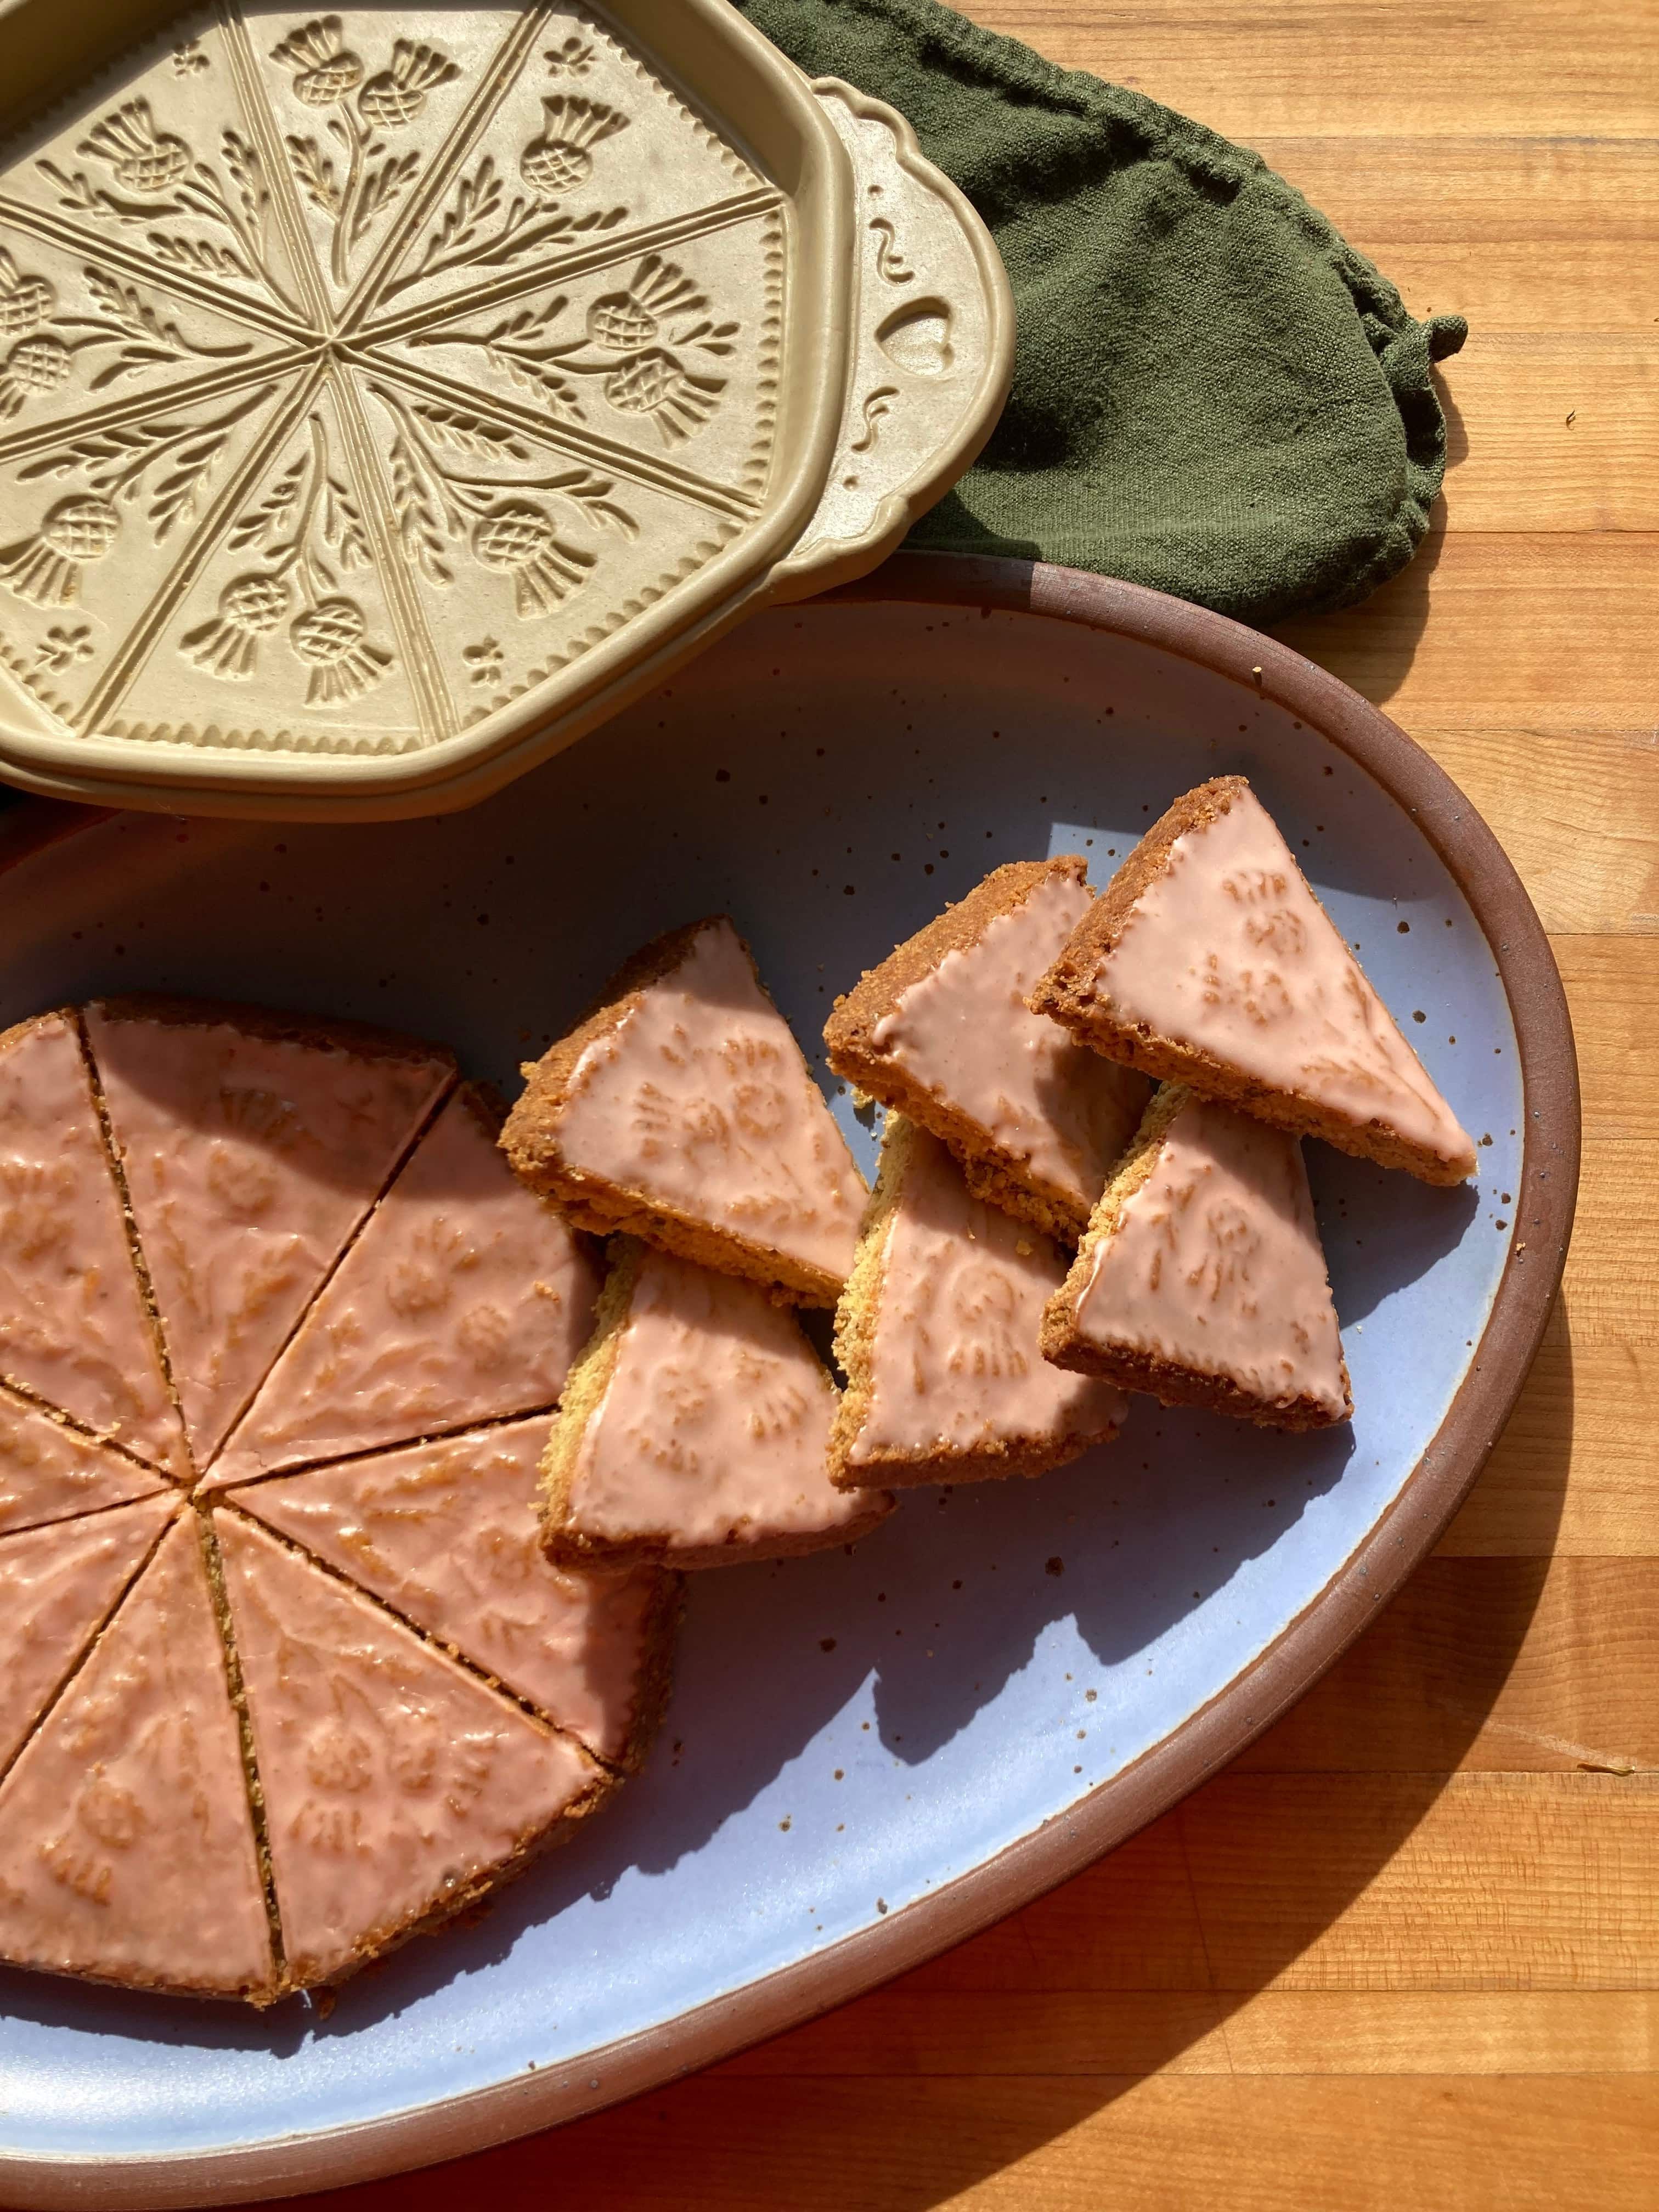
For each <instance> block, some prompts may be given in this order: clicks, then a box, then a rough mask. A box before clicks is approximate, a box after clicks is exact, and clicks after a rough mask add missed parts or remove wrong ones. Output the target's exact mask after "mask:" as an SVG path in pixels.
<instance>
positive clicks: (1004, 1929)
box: [905, 1816, 1209, 1994]
mask: <svg viewBox="0 0 1659 2212" xmlns="http://www.w3.org/2000/svg"><path fill="white" fill-rule="evenodd" d="M905 1986H906V1987H907V1988H908V1989H912V1990H920V1991H922V1992H924V1993H938V1992H950V1993H952V1994H957V1993H961V1992H963V1991H983V1990H994V1991H999V1992H1000V1991H1005V1990H1018V1991H1026V1992H1038V1991H1056V1990H1079V1989H1086V1990H1106V1989H1111V1990H1206V1989H1207V1988H1208V1987H1209V1967H1208V1964H1207V1961H1206V1958H1205V1954H1204V1938H1203V1935H1202V1932H1201V1930H1200V1927H1199V1923H1198V1911H1197V1906H1196V1905H1195V1902H1194V1897H1193V1890H1192V1883H1191V1881H1190V1879H1189V1877H1188V1872H1187V1863H1186V1859H1185V1857H1184V1855H1183V1852H1182V1842H1181V1833H1180V1830H1179V1829H1178V1828H1177V1827H1176V1825H1175V1823H1174V1819H1173V1816H1170V1817H1166V1818H1165V1819H1164V1820H1158V1821H1155V1822H1154V1823H1153V1825H1152V1826H1151V1827H1150V1828H1147V1829H1146V1830H1144V1831H1143V1832H1142V1833H1141V1834H1139V1836H1136V1837H1135V1838H1133V1840H1132V1841H1130V1842H1129V1843H1127V1844H1125V1845H1124V1846H1123V1848H1122V1849H1121V1850H1118V1851H1115V1852H1114V1853H1113V1854H1112V1855H1111V1857H1109V1858H1105V1859H1103V1860H1102V1861H1101V1862H1100V1863H1099V1864H1098V1865H1097V1866H1094V1867H1091V1868H1090V1869H1089V1870H1088V1872H1087V1873H1086V1874H1081V1875H1078V1876H1077V1878H1076V1879H1075V1881H1069V1882H1067V1883H1066V1885H1065V1887H1063V1888H1060V1889H1057V1890H1055V1891H1054V1893H1053V1894H1052V1895H1050V1896H1048V1897H1044V1898H1040V1899H1038V1900H1037V1902H1036V1904H1035V1905H1027V1906H1026V1907H1025V1909H1024V1911H1021V1912H1018V1913H1016V1914H1015V1915H1014V1916H1013V1917H1012V1918H1011V1919H1008V1920H1005V1921H1002V1922H1000V1923H999V1924H998V1925H997V1926H996V1927H994V1928H991V1929H987V1930H986V1932H985V1934H984V1935H982V1936H978V1937H976V1938H975V1941H974V1942H971V1943H965V1944H963V1945H962V1946H961V1947H960V1948H958V1949H957V1950H954V1951H947V1952H946V1953H945V1956H944V1957H943V1958H941V1959H935V1960H932V1961H931V1963H930V1964H928V1965H927V1966H920V1967H918V1968H917V1969H916V1971H915V1973H914V1974H912V1975H910V1976H909V1977H908V1979H907V1981H906V1984H905Z"/></svg>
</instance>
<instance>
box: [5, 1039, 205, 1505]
mask: <svg viewBox="0 0 1659 2212" xmlns="http://www.w3.org/2000/svg"><path fill="white" fill-rule="evenodd" d="M0 1376H3V1377H4V1379H5V1380H6V1381H7V1382H8V1383H13V1384H15V1386H16V1387H17V1388H18V1389H21V1390H22V1391H24V1392H26V1393H27V1395H30V1396H32V1397H36V1398H41V1399H44V1400H45V1401H46V1402H47V1403H48V1404H49V1405H52V1406H59V1407H62V1408H63V1410H64V1412H65V1413H68V1414H69V1415H70V1417H71V1418H72V1419H75V1420H76V1421H79V1422H81V1423H82V1424H83V1425H84V1426H86V1427H87V1428H88V1429H91V1430H93V1431H95V1433H96V1434H98V1435H99V1436H102V1437H116V1438H118V1440H119V1441H120V1442H121V1443H123V1444H125V1446H126V1448H127V1449H128V1450H129V1451H133V1452H136V1453H137V1455H138V1456H139V1457H140V1458H141V1459H146V1460H149V1461H151V1462H153V1463H154V1464H155V1466H157V1467H162V1468H171V1469H173V1470H175V1471H176V1472H178V1473H179V1474H184V1473H185V1471H186V1469H187V1468H188V1461H187V1459H186V1457H185V1440H184V1437H183V1434H182V1432H181V1431H180V1429H179V1415H178V1413H177V1410H176V1409H175V1407H174V1406H173V1402H172V1400H171V1399H170V1398H169V1396H168V1395H167V1383H166V1382H165V1380H164V1379H163V1376H162V1372H161V1354H160V1350H159V1347H158V1346H157V1342H156V1338H155V1330H154V1328H152V1326H151V1324H150V1322H149V1316H147V1315H146V1313H145V1311H144V1306H143V1297H142V1296H141V1294H140V1291H139V1285H138V1277H137V1273H136V1272H135V1270H134V1267H133V1261H132V1253H131V1245H130V1243H129V1242H128V1237H127V1231H126V1225H125V1220H124V1218H123V1216H122V1210H121V1196H120V1192H119V1190H118V1188H117V1185H116V1181H115V1176H114V1174H113V1172H112V1169H111V1166H110V1162H109V1154H108V1152H107V1151H106V1147H105V1144H104V1139H103V1133H102V1132H101V1130H100V1127H99V1122H98V1110H97V1107H96V1105H95V1104H94V1099H93V1093H92V1085H91V1083H90V1081H89V1080H88V1075H87V1064H86V1059H85V1056H84V1054H82V1049H81V1041H80V1038H79V1036H77V1035H76V1029H75V1024H74V1022H73V1020H72V1018H70V1016H69V1015H68V1014H65V1013H52V1014H41V1015H40V1016H38V1017H37V1018H36V1019H34V1020H33V1021H28V1022H21V1023H20V1024H18V1025H17V1027H16V1028H15V1029H10V1030H7V1031H6V1032H5V1033H4V1035H3V1036H0Z"/></svg>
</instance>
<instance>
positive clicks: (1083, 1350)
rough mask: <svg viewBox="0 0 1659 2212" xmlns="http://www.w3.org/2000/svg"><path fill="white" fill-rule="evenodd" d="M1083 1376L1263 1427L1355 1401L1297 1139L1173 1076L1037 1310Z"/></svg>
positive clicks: (1332, 1415) (1312, 1417)
mask: <svg viewBox="0 0 1659 2212" xmlns="http://www.w3.org/2000/svg"><path fill="white" fill-rule="evenodd" d="M1042 1350H1043V1353H1044V1356H1045V1357H1046V1358H1048V1359H1051V1360H1053V1361H1054V1362H1055V1363H1056V1364H1058V1365H1060V1366H1061V1367H1065V1368H1067V1369H1070V1370H1072V1371H1073V1372H1074V1373H1078V1374H1085V1375H1098V1376H1104V1377H1106V1378H1107V1379H1108V1380H1109V1381H1111V1382H1114V1383H1118V1384H1119V1385H1120V1386H1121V1388H1122V1389H1126V1390H1145V1391H1148V1392H1150V1393H1151V1395H1152V1396H1153V1397H1155V1398H1157V1399H1158V1400H1160V1401H1162V1403H1163V1404H1164V1405H1166V1406H1201V1407H1206V1408H1207V1409H1209V1410H1210V1411H1211V1412H1213V1413H1231V1414H1234V1415H1235V1416H1237V1418H1238V1419H1242V1420H1247V1421H1254V1422H1255V1423H1257V1424H1258V1425H1261V1426H1262V1427H1266V1428H1279V1429H1316V1428H1325V1427H1328V1426H1330V1425H1332V1424H1334V1423H1335V1422H1339V1421H1346V1419H1348V1418H1349V1416H1350V1415H1351V1413H1352V1410H1353V1406H1352V1398H1351V1396H1350V1394H1349V1389H1348V1370H1347V1368H1346V1364H1345V1363H1344V1361H1343V1358H1342V1345H1341V1340H1340V1335H1339V1334H1338V1330H1337V1322H1336V1307H1335V1304H1334V1300H1333V1298H1332V1297H1331V1286H1330V1279H1329V1277H1328V1274H1327V1273H1326V1267H1325V1255H1324V1250H1323V1248H1322V1245H1321V1243H1320V1241H1319V1231H1318V1228H1317V1226H1316V1223H1315V1220H1314V1211H1313V1200H1312V1199H1311V1198H1310V1195H1309V1191H1308V1175H1307V1170H1306V1168H1305V1167H1304V1164H1303V1159H1302V1145H1301V1141H1300V1139H1298V1138H1296V1137H1293V1136H1291V1135H1290V1134H1289V1133H1288V1132H1287V1131H1285V1130H1283V1129H1275V1128H1273V1127H1270V1126H1269V1125H1268V1124H1267V1123H1266V1122H1263V1121H1255V1120H1253V1119H1251V1118H1250V1117H1249V1116H1248V1115H1243V1114H1240V1113H1237V1112H1236V1111H1235V1110H1234V1109H1233V1108H1231V1107H1230V1106H1224V1105H1222V1104H1221V1103H1218V1101H1217V1100H1214V1099H1210V1098H1203V1097H1200V1096H1199V1095H1198V1094H1197V1093H1196V1092H1195V1091H1190V1090H1188V1089H1187V1088H1186V1087H1185V1086H1184V1085H1181V1084H1174V1083H1171V1084H1166V1085H1164V1088H1163V1089H1162V1090H1160V1091H1159V1092H1158V1096H1157V1097H1155V1098H1154V1099H1153V1101H1152V1104H1151V1105H1150V1106H1149V1107H1148V1108H1147V1109H1146V1118H1145V1119H1144V1121H1142V1123H1141V1126H1140V1130H1139V1134H1138V1135H1137V1137H1136V1139H1135V1143H1134V1146H1133V1148H1132V1150H1131V1152H1130V1153H1129V1155H1128V1158H1127V1159H1126V1160H1125V1161H1124V1163H1123V1164H1122V1166H1121V1168H1120V1169H1119V1170H1118V1171H1117V1173H1116V1175H1115V1176H1114V1177H1113V1178H1112V1181H1111V1182H1110V1183H1109V1184H1108V1186H1107V1188H1106V1192H1105V1194H1104V1195H1103V1198H1102V1200H1101V1201H1100V1204H1099V1205H1098V1206H1097V1207H1096V1209H1095V1215H1094V1218H1093V1220H1092V1221H1091V1223H1090V1225H1089V1229H1088V1233H1087V1235H1086V1236H1085V1237H1084V1240H1083V1243H1082V1245H1081V1247H1080V1249H1079V1252H1078V1255H1077V1259H1076V1261H1075V1262H1074V1263H1073V1267H1072V1271H1071V1273H1070V1274H1069V1275H1067V1277H1066V1282H1065V1285H1064V1286H1063V1288H1061V1289H1060V1291H1057V1292H1056V1293H1055V1295H1054V1297H1053V1298H1052V1299H1051V1300H1050V1301H1049V1304H1048V1310H1047V1312H1046V1313H1045V1314H1044V1316H1043V1321H1042Z"/></svg>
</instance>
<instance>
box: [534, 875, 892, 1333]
mask: <svg viewBox="0 0 1659 2212" xmlns="http://www.w3.org/2000/svg"><path fill="white" fill-rule="evenodd" d="M524 1073H525V1078H526V1088H525V1091H524V1093H523V1096H522V1097H520V1100H519V1102H518V1103H517V1105H516V1106H514V1108H513V1111H512V1113H511V1114H510V1115H508V1117H507V1128H506V1132H505V1133H504V1135H503V1137H502V1139H501V1141H502V1144H503V1146H504V1147H505V1149H506V1152H507V1158H509V1159H510V1160H511V1161H512V1163H513V1166H514V1167H515V1168H516V1169H517V1170H518V1171H519V1173H520V1175H521V1176H523V1177H524V1179H525V1181H526V1182H527V1183H529V1185H530V1186H531V1188H532V1189H534V1190H539V1191H544V1192H545V1193H546V1194H547V1195H548V1196H549V1197H550V1198H554V1199H556V1200H558V1202H559V1203H560V1205H562V1206H563V1207H564V1209H565V1211H566V1212H568V1214H569V1216H570V1218H571V1219H572V1220H573V1221H575V1222H577V1223H578V1224H579V1225H580V1226H581V1227H583V1228H585V1229H592V1230H596V1231H599V1233H601V1234H607V1233H609V1232H610V1231H612V1230H624V1231H628V1232H629V1234H630V1235H633V1236H636V1237H644V1238H645V1239H646V1240H647V1242H648V1243H653V1244H658V1245H660V1246H661V1247H662V1248H663V1249H664V1250H665V1251H669V1252H675V1253H678V1255H679V1256H680V1257H681V1258H682V1259H684V1260H694V1261H697V1262H698V1264H699V1265H701V1266H703V1267H713V1268H715V1269H717V1270H718V1271H719V1272H720V1273H725V1274H732V1275H745V1276H748V1277H749V1278H750V1279H751V1280H753V1281H755V1282H759V1283H765V1284H767V1285H770V1286H772V1287H773V1288H775V1289H776V1290H778V1291H781V1292H782V1293H783V1294H785V1295H786V1296H787V1297H793V1298H796V1299H799V1300H800V1301H802V1302H803V1303H805V1304H809V1305H833V1304H835V1302H836V1297H838V1296H839V1294H840V1291H841V1286H842V1283H843V1282H845V1280H846V1279H847V1271H848V1268H849V1267H851V1266H852V1264H853V1249H854V1244H855V1243H856V1242H857V1239H858V1225H859V1216H860V1212H862V1210H863V1206H864V1200H865V1196H866V1193H865V1188H864V1182H863V1179H862V1177H861V1176H860V1174H859V1171H858V1170H857V1168H856V1167H855V1166H854V1164H853V1156H852V1154H851V1153H850V1152H848V1149H847V1143H846V1139H844V1138H843V1137H842V1133H841V1132H840V1130H839V1129H838V1128H837V1127H836V1122H835V1117H834V1116H833V1115H831V1113H830V1111H829V1108H828V1106H827V1105H826V1104H825V1103H824V1100H823V1093H822V1091H819V1089H818V1087H817V1084H816V1083H814V1082H813V1080H812V1075H811V1069H810V1068H809V1067H808V1066H807V1065H806V1061H805V1059H804V1057H803V1056H802V1054H801V1049H800V1047H799V1045H798V1044H797V1043H796V1042H795V1040H794V1038H793V1036H792V1035H791V1034H790V1031H789V1029H788V1026H787V1024H786V1023H785V1021H784V1019H783V1017H782V1016H781V1014H780V1013H779V1012H778V1010H777V1008H776V1007H775V1006H774V1005H773V1004H772V1001H771V1000H770V999H769V998H768V996H767V994H766V993H765V991H764V990H763V988H762V987H761V981H760V978H759V976H758V975H757V973H756V971H755V963H754V961H753V959H752V957H750V951H749V948H748V946H747V945H745V944H744V941H743V939H742V938H740V937H739V936H738V933H737V931H736V929H735V928H734V927H732V923H731V922H730V921H728V920H727V919H726V917H725V916H724V915H718V916H715V917H714V918H713V919H711V920H708V921H697V922H693V923H691V924H690V926H689V927H686V928H684V929H677V930H673V931H671V933H669V934H668V935H667V936H666V937H659V938H658V939H656V941H655V943H654V944H651V945H647V946H646V947H645V949H644V950H643V951H641V952H638V953H636V954H635V957H633V959H632V960H630V961H629V963H627V965H626V966H625V967H624V968H623V969H622V970H621V971H620V973H619V974H617V975H615V976H614V977H613V978H612V979H611V981H610V982H609V983H608V984H607V985H606V986H605V993H604V995H603V998H602V999H601V1001H600V1003H599V1006H598V1008H597V1009H596V1010H595V1011H594V1012H592V1013H591V1014H590V1015H589V1016H588V1017H587V1018H586V1021H584V1022H582V1023H581V1024H580V1025H579V1026H578V1027H577V1028H576V1029H574V1030H572V1031H571V1033H570V1035H569V1036H567V1037H565V1038H564V1039H563V1040H562V1042H560V1043H558V1044H556V1045H555V1046H554V1047H553V1048H552V1050H551V1051H550V1052H549V1053H548V1054H546V1055H545V1056H544V1058H543V1059H541V1060H538V1061H537V1062H536V1063H535V1064H534V1066H527V1067H526V1069H525V1071H524Z"/></svg>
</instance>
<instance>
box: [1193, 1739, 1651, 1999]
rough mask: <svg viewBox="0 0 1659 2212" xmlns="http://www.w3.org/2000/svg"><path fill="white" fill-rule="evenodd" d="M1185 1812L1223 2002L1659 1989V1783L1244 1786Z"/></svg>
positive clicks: (1235, 1784)
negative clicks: (1236, 1993) (1311, 1994)
mask: <svg viewBox="0 0 1659 2212" xmlns="http://www.w3.org/2000/svg"><path fill="white" fill-rule="evenodd" d="M1177 1817H1178V1818H1179V1819H1180V1820H1181V1823H1182V1836H1183V1839H1184V1841H1185V1843H1186V1845H1187V1851H1188V1862H1189V1863H1190V1866H1191V1869H1192V1875H1193V1884H1194V1890H1195V1892H1196V1894H1197V1898H1198V1904H1199V1911H1200V1917H1201V1919H1202V1923H1203V1929H1204V1937H1205V1948H1206V1954H1207V1956H1208V1959H1209V1961H1210V1966H1211V1971H1212V1973H1213V1975H1214V1977H1215V1984H1216V1987H1217V1988H1218V1990H1256V1989H1262V1988H1267V1987H1273V1988H1281V1989H1304V1990H1321V1989H1325V1990H1340V1989H1360V1990H1364V1989H1370V1990H1389V1989H1393V1990H1412V1989H1439V1990H1458V1989H1464V1990H1480V1989H1559V1990H1594V1989H1641V1990H1649V1989H1659V1776H1653V1775H1632V1776H1630V1777H1628V1778H1615V1777H1613V1776H1610V1775H1602V1774H1537V1775H1513V1774H1457V1775H1454V1776H1452V1777H1451V1778H1449V1779H1446V1778H1438V1777H1432V1776H1430V1777H1421V1776H1413V1775H1370V1774H1358V1775H1340V1776H1334V1775H1325V1774H1321V1775H1303V1774H1281V1775H1266V1774H1245V1773H1229V1774H1226V1775H1224V1776H1222V1777H1221V1778H1219V1779H1218V1780H1217V1781H1215V1782H1213V1783H1212V1784H1209V1785H1208V1786H1207V1787H1206V1788H1205V1789H1204V1790H1200V1791H1199V1792H1198V1793H1197V1795H1196V1796H1193V1797H1192V1798H1190V1799H1188V1802H1187V1804H1186V1806H1185V1808H1183V1809H1182V1812H1181V1814H1179V1815H1178V1816H1177Z"/></svg>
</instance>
